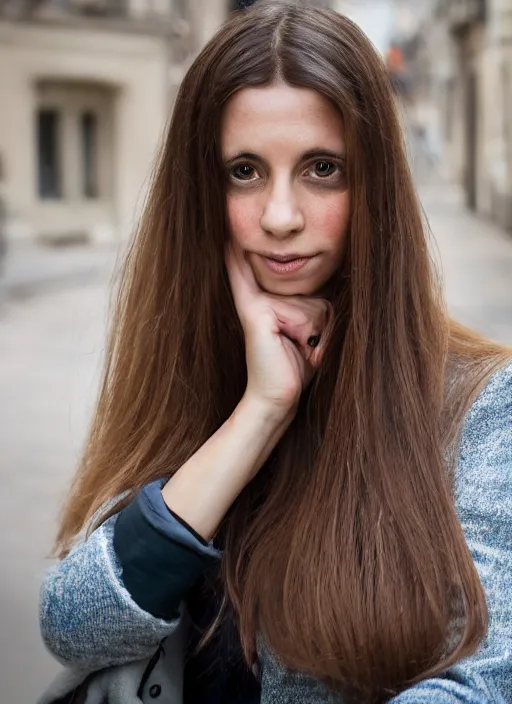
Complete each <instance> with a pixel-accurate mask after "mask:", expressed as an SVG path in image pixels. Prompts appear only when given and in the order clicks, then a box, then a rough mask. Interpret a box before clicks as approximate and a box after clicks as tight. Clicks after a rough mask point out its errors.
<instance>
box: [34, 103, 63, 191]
mask: <svg viewBox="0 0 512 704" xmlns="http://www.w3.org/2000/svg"><path fill="white" fill-rule="evenodd" d="M59 142H60V114H59V112H58V111H57V110H49V109H43V110H39V111H38V113H37V150H38V191H39V196H40V197H41V198H45V199H46V198H48V199H50V198H61V196H62V192H61V174H60V149H59Z"/></svg>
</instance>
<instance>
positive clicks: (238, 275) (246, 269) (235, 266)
mask: <svg viewBox="0 0 512 704" xmlns="http://www.w3.org/2000/svg"><path fill="white" fill-rule="evenodd" d="M225 260H226V268H227V272H228V276H229V282H230V285H231V291H232V293H233V298H234V301H235V305H236V308H237V311H238V314H239V315H240V314H241V313H242V312H243V311H244V310H245V309H246V307H247V305H249V304H250V303H251V302H253V300H254V298H255V296H256V295H257V294H258V293H260V289H259V287H258V284H257V282H256V279H255V278H254V274H253V272H252V269H251V266H250V265H249V262H248V261H247V259H246V258H245V256H244V252H243V250H242V248H241V247H240V245H238V244H237V243H234V242H231V243H229V244H228V245H227V247H226V254H225Z"/></svg>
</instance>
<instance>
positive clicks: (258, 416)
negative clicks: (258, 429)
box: [235, 391, 295, 430]
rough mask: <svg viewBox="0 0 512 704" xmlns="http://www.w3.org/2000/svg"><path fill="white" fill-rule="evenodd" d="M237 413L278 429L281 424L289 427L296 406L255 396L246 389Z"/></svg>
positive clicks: (270, 427)
mask: <svg viewBox="0 0 512 704" xmlns="http://www.w3.org/2000/svg"><path fill="white" fill-rule="evenodd" d="M235 413H236V414H237V415H243V416H244V417H247V418H248V419H251V420H252V421H253V422H254V421H256V422H258V423H260V424H262V425H263V426H266V427H268V428H269V429H275V430H278V429H279V428H280V426H282V425H284V426H285V427H287V426H288V425H289V423H290V421H291V420H292V418H293V416H294V415H295V409H294V407H291V406H287V405H286V404H277V403H274V402H272V401H267V400H266V399H264V398H261V397H260V396H255V395H253V394H251V393H250V392H248V391H246V392H245V393H244V395H243V396H242V398H241V400H240V402H239V404H238V406H237V408H236V410H235Z"/></svg>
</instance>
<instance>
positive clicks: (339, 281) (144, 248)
mask: <svg viewBox="0 0 512 704" xmlns="http://www.w3.org/2000/svg"><path fill="white" fill-rule="evenodd" d="M511 390H512V366H511V365H510V351H507V350H504V349H502V348H500V347H499V346H497V345H494V344H492V343H490V342H487V341H485V340H482V339H480V338H479V337H478V336H477V335H475V334H473V333H471V332H469V331H467V330H465V329H463V328H462V327H461V326H460V325H457V324H456V323H454V322H453V321H450V320H449V318H448V317H447V315H446V312H445V309H444V305H443V301H442V297H441V296H440V294H439V292H438V290H437V287H436V283H435V280H434V277H433V273H432V267H431V264H430V260H429V255H428V251H427V228H426V225H425V223H424V222H423V220H422V217H421V211H420V206H419V204H418V201H417V197H416V194H415V191H414V187H413V184H412V182H411V176H410V173H409V169H408V166H407V161H406V157H405V153H404V147H403V143H402V136H401V133H400V127H399V122H398V119H397V114H396V109H395V106H394V102H393V97H392V90H391V88H390V85H389V81H388V79H387V78H386V71H385V67H384V66H383V63H382V61H381V60H380V58H379V57H378V56H377V54H376V52H375V51H374V49H373V47H372V46H371V44H370V43H369V42H368V40H367V39H366V38H365V37H364V35H363V34H362V33H361V32H360V30H358V29H357V27H356V26H354V25H353V24H352V23H351V22H350V21H349V20H347V19H346V18H344V17H342V16H340V15H338V14H336V13H333V12H330V11H327V10H317V9H306V8H302V7H300V8H299V7H295V6H294V5H293V4H288V3H264V4H259V5H257V6H256V7H255V8H253V9H251V10H249V11H247V12H246V13H242V14H240V15H239V16H236V17H234V18H233V19H232V20H230V21H229V22H228V23H227V24H226V25H225V26H224V27H223V28H222V29H221V30H220V32H219V33H218V34H217V35H216V36H215V37H214V38H213V40H212V41H211V42H210V43H209V44H208V46H206V48H205V49H204V50H203V51H202V53H201V54H200V56H199V57H198V59H197V60H196V61H195V63H194V64H193V66H192V67H191V69H190V70H189V72H188V73H187V75H186V77H185V79H184V81H183V84H182V86H181V89H180V92H179V95H178V97H177V101H176V105H175V109H174V114H173V119H172V123H171V125H170V129H169V134H168V136H167V140H166V143H165V146H164V147H163V150H162V154H161V157H160V160H159V163H158V165H157V168H156V172H155V176H154V179H153V184H152V188H151V192H150V196H149V199H148V202H147V205H146V209H145V213H144V216H143V219H142V223H141V225H140V229H139V232H138V233H137V236H136V238H135V240H134V243H133V245H132V248H131V251H130V253H129V255H128V258H127V261H126V266H125V270H124V276H123V279H122V284H121V287H120V293H119V299H118V303H117V307H116V311H115V315H114V318H113V324H112V332H111V338H110V345H109V353H108V357H107V363H106V371H105V379H104V382H103V387H102V390H101V394H100V398H99V402H98V407H97V410H96V415H95V418H94V423H93V426H92V430H91V435H90V438H89V442H88V445H87V448H86V453H85V457H84V460H83V462H82V465H81V467H80V470H79V473H78V475H77V478H76V481H75V484H74V486H73V488H72V491H71V494H70V496H69V499H68V502H67V505H66V509H65V512H64V517H63V520H62V524H61V528H60V532H59V535H58V541H57V546H58V551H59V554H60V557H61V562H60V563H59V564H58V565H57V566H56V567H54V568H52V570H51V571H50V572H49V574H48V576H47V578H46V580H45V583H44V585H43V591H42V611H41V614H42V615H41V623H42V631H43V636H44V639H45V641H46V643H47V645H48V647H49V648H50V649H51V650H52V651H53V652H54V653H55V655H56V656H57V657H59V658H60V659H61V660H62V661H63V662H64V663H65V664H66V665H67V668H66V671H65V673H64V675H63V677H62V678H61V679H60V680H59V681H58V683H57V684H55V685H54V687H53V688H52V690H51V691H50V692H49V693H48V694H47V695H46V697H45V698H44V699H43V701H45V702H48V701H55V700H56V698H57V695H58V696H61V697H64V699H62V701H76V699H69V692H70V691H71V690H72V689H73V687H75V686H76V685H79V684H80V683H82V682H83V681H84V680H85V682H86V684H85V685H84V687H82V690H84V689H86V690H87V697H88V698H87V702H94V701H103V700H104V699H105V698H107V699H108V701H109V702H113V701H122V702H126V701H130V699H129V696H132V697H133V701H137V700H138V699H137V697H140V698H141V699H143V701H150V699H152V698H155V699H156V698H160V701H164V700H165V701H172V702H180V701H185V702H194V704H203V703H204V702H226V703H228V704H233V703H234V702H260V701H261V702H276V703H277V702H308V704H311V702H331V701H343V702H345V701H347V702H348V701H356V702H383V701H387V700H389V699H393V701H394V702H397V704H405V703H410V702H414V703H415V704H418V702H429V703H431V702H439V703H441V702H443V704H444V703H447V704H448V703H450V704H455V703H456V702H466V703H469V702H471V703H476V702H479V703H483V702H486V703H487V704H489V703H490V702H505V701H506V702H510V701H512V698H511V692H512V663H511V656H510V653H511V651H512V649H511V645H512V642H511V636H510V631H511V626H512V615H511V611H510V606H509V605H508V602H507V601H506V589H507V586H508V587H510V585H511V579H512V570H511V536H512V506H511V502H510V496H511V494H510V491H511V489H512V478H511V475H512V472H511V468H512V450H511V448H512V442H511V428H512V412H511V405H510V392H511ZM116 497H117V498H116ZM106 507H108V509H107V508H106ZM97 512H99V514H98V513H97ZM91 520H92V521H93V527H94V528H95V530H94V531H93V532H92V533H91V532H90V531H89V534H88V536H87V537H86V538H82V539H81V540H78V544H77V545H75V547H74V548H73V550H71V552H70V548H71V546H72V543H73V542H74V540H75V537H76V536H77V535H78V534H79V533H80V531H83V530H84V528H85V527H86V526H87V525H88V523H89V522H90V521H91ZM483 585H484V586H485V589H486V593H485V592H484V588H483ZM486 597H487V605H488V606H489V610H490V616H491V618H490V626H489V629H488V636H487V639H486V640H485V641H484V640H483V639H484V637H485V635H486V631H487V627H488V615H487V605H486ZM180 614H181V616H180ZM181 639H183V640H181ZM130 663H131V664H130ZM88 675H90V676H89V677H87V676H88ZM127 683H129V684H127ZM130 687H131V690H130V693H131V694H130V695H128V694H127V693H126V692H127V691H128V690H129V688H130ZM123 688H124V689H123ZM107 692H108V694H107ZM120 692H124V694H120ZM75 694H76V692H75ZM66 696H67V697H68V699H66V698H65V697H66ZM73 696H75V695H73ZM94 697H96V699H95V698H94ZM102 697H103V699H102ZM164 697H167V699H164Z"/></svg>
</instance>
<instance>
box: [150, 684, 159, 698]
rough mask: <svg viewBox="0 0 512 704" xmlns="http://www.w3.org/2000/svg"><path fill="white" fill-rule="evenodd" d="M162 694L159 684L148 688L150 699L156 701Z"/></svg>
mask: <svg viewBox="0 0 512 704" xmlns="http://www.w3.org/2000/svg"><path fill="white" fill-rule="evenodd" d="M161 694H162V688H161V687H160V685H159V684H152V685H151V687H150V688H149V696H150V697H151V699H157V698H158V697H159V696H160V695H161Z"/></svg>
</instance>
